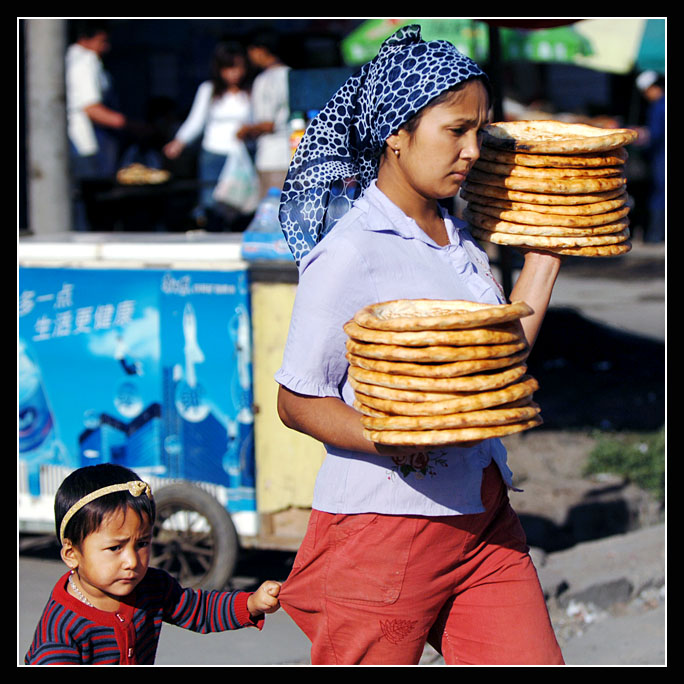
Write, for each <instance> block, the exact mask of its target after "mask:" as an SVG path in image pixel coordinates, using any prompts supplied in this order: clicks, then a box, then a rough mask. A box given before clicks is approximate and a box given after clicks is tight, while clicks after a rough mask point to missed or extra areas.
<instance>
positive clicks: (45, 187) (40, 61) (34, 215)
mask: <svg viewBox="0 0 684 684" xmlns="http://www.w3.org/2000/svg"><path fill="white" fill-rule="evenodd" d="M23 27H24V31H25V33H24V59H25V72H24V73H25V76H26V79H25V80H26V83H25V95H26V101H25V102H26V184H27V187H26V192H27V207H28V217H27V219H28V226H20V228H21V229H24V228H28V230H29V231H30V232H31V233H33V234H34V235H41V234H49V233H62V232H67V231H69V230H70V229H71V200H70V197H71V194H70V192H71V191H70V182H69V147H68V142H67V129H66V86H65V80H64V54H65V50H66V39H67V33H66V21H65V20H63V19H26V20H25V21H24V23H23Z"/></svg>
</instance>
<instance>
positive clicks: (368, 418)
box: [359, 400, 540, 430]
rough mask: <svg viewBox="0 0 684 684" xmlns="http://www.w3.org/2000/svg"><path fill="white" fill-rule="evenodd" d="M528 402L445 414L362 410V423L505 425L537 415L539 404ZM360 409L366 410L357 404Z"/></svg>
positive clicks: (391, 426) (372, 426) (392, 426)
mask: <svg viewBox="0 0 684 684" xmlns="http://www.w3.org/2000/svg"><path fill="white" fill-rule="evenodd" d="M527 402H528V403H527V405H524V406H519V407H508V408H504V407H496V408H491V409H483V410H482V411H466V412H465V413H450V414H447V415H444V416H390V415H387V414H382V413H381V412H379V411H378V412H376V414H379V415H372V414H364V415H363V416H362V418H361V424H362V425H363V427H365V428H366V429H368V430H448V429H453V428H464V427H482V426H485V425H505V424H506V423H515V422H519V421H522V420H530V419H532V418H534V417H535V416H537V415H539V412H540V407H539V405H538V404H536V403H534V402H533V401H531V400H527ZM359 408H360V409H361V411H360V412H361V413H363V411H364V410H365V408H363V406H362V405H360V404H359Z"/></svg>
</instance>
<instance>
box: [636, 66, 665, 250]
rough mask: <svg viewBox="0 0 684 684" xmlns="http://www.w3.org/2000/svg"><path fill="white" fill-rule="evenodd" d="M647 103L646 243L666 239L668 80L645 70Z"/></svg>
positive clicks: (641, 82) (642, 86) (642, 85)
mask: <svg viewBox="0 0 684 684" xmlns="http://www.w3.org/2000/svg"><path fill="white" fill-rule="evenodd" d="M636 84H637V88H638V89H639V91H640V92H641V94H642V96H643V97H644V99H645V100H646V102H647V106H648V109H647V112H646V130H645V131H642V136H643V139H644V144H645V146H646V149H645V152H646V161H647V162H648V164H649V170H650V173H649V179H650V195H649V204H648V222H647V225H646V229H645V231H644V242H652V243H658V242H663V241H664V240H665V77H664V76H659V75H658V74H657V73H656V72H655V71H645V72H643V73H642V74H640V75H639V77H638V78H637V81H636Z"/></svg>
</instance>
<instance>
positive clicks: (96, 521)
mask: <svg viewBox="0 0 684 684" xmlns="http://www.w3.org/2000/svg"><path fill="white" fill-rule="evenodd" d="M133 480H140V478H139V477H138V475H136V473H134V472H133V471H132V470H129V469H128V468H124V467H123V466H119V465H114V464H112V463H101V464H99V465H93V466H86V467H84V468H79V469H78V470H75V471H74V472H73V473H71V474H70V475H69V476H67V478H66V479H65V480H64V482H62V484H61V485H60V487H59V489H58V490H57V494H56V495H55V527H56V531H57V540H58V541H59V542H60V543H61V541H62V540H61V539H59V529H60V527H61V525H62V519H63V518H64V516H65V515H66V514H67V512H68V511H69V509H70V508H71V507H72V506H73V505H74V504H75V503H76V502H78V501H80V500H81V499H82V498H83V497H84V496H87V495H88V494H90V493H91V492H94V491H95V490H97V489H101V488H103V487H108V486H109V485H114V484H123V483H125V482H131V481H133ZM127 509H131V510H132V511H134V512H135V513H136V514H137V515H138V517H139V518H140V519H141V520H143V516H146V517H147V520H148V521H149V523H150V525H152V524H154V520H155V514H156V509H155V505H154V499H153V498H152V497H148V496H147V495H146V494H141V495H140V496H133V495H132V494H131V493H130V492H129V491H127V490H124V491H121V492H112V493H110V494H105V495H104V496H100V497H98V498H97V499H94V500H93V501H91V502H90V503H87V504H86V505H85V506H83V508H81V509H80V510H79V511H77V512H76V514H75V515H74V516H73V517H72V518H71V520H69V522H68V523H67V526H66V528H65V530H64V538H65V539H68V540H69V541H70V542H71V543H72V544H74V545H75V546H79V545H80V544H81V542H82V541H83V540H84V539H85V538H86V537H87V536H88V535H89V534H92V533H93V532H95V531H97V529H98V528H99V527H100V525H101V524H102V521H103V520H104V518H105V517H107V516H108V515H111V514H112V513H115V512H116V511H121V510H127Z"/></svg>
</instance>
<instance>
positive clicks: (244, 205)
mask: <svg viewBox="0 0 684 684" xmlns="http://www.w3.org/2000/svg"><path fill="white" fill-rule="evenodd" d="M212 196H213V198H214V201H216V202H219V203H221V204H227V205H228V206H230V207H234V208H235V209H238V210H239V211H241V212H242V213H243V214H250V213H252V212H253V211H255V210H256V208H257V205H258V204H259V178H258V176H257V172H256V169H255V168H254V164H253V162H252V159H251V157H250V156H249V152H248V151H247V148H246V147H245V145H244V144H243V143H241V144H240V145H239V146H238V147H237V148H236V149H235V151H231V152H230V153H229V154H228V158H227V159H226V163H225V164H224V165H223V169H221V173H220V174H219V178H218V181H217V183H216V187H215V188H214V192H213V194H212Z"/></svg>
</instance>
